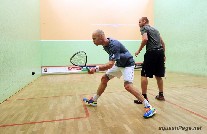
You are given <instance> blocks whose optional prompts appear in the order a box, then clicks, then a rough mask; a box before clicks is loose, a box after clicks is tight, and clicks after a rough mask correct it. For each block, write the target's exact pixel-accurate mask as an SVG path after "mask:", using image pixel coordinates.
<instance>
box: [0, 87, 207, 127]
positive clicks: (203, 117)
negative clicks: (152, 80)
mask: <svg viewBox="0 0 207 134" xmlns="http://www.w3.org/2000/svg"><path fill="white" fill-rule="evenodd" d="M119 92H127V91H119ZM105 93H117V92H105ZM149 94H150V95H152V96H155V94H152V93H149ZM83 95H88V94H81V95H80V97H81V101H82V96H83ZM63 96H73V95H63ZM63 96H49V97H39V98H20V99H16V100H30V99H44V98H45V99H46V98H53V97H63ZM7 101H9V100H7ZM165 101H166V102H167V103H169V104H171V105H174V106H176V107H178V108H180V109H182V110H184V111H187V112H189V113H191V114H194V115H195V116H197V117H200V118H202V119H204V120H207V117H205V116H203V115H201V114H198V113H196V112H193V111H191V110H189V109H187V108H185V107H182V106H180V105H177V104H175V103H173V102H171V101H168V100H165ZM82 104H83V108H84V111H85V115H86V116H85V117H73V118H65V119H57V120H45V121H36V122H26V123H19V124H5V125H0V127H9V126H20V125H27V124H37V123H45V122H58V121H66V120H77V119H83V118H88V117H89V115H90V114H89V111H88V109H87V106H86V105H85V104H84V102H83V101H82Z"/></svg>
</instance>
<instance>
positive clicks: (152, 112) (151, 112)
mask: <svg viewBox="0 0 207 134" xmlns="http://www.w3.org/2000/svg"><path fill="white" fill-rule="evenodd" d="M155 113H156V109H155V108H152V107H150V106H148V107H145V113H144V115H143V117H144V118H150V117H152V116H153V115H155Z"/></svg>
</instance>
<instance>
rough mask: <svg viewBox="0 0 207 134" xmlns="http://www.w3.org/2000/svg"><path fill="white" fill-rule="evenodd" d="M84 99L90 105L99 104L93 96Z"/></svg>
mask: <svg viewBox="0 0 207 134" xmlns="http://www.w3.org/2000/svg"><path fill="white" fill-rule="evenodd" d="M83 101H84V102H85V103H86V104H88V105H91V106H94V107H96V106H97V101H94V100H93V97H91V98H90V99H87V98H83Z"/></svg>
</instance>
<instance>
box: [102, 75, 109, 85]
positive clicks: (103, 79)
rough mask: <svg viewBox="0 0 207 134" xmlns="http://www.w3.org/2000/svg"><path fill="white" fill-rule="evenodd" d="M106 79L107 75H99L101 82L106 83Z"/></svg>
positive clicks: (107, 79)
mask: <svg viewBox="0 0 207 134" xmlns="http://www.w3.org/2000/svg"><path fill="white" fill-rule="evenodd" d="M108 81H109V78H108V76H107V75H103V76H102V77H101V83H103V84H107V82H108Z"/></svg>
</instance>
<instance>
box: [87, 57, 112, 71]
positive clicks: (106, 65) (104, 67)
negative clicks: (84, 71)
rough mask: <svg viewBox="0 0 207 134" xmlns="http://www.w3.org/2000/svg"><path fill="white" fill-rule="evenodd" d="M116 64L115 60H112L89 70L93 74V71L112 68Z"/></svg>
mask: <svg viewBox="0 0 207 134" xmlns="http://www.w3.org/2000/svg"><path fill="white" fill-rule="evenodd" d="M114 64H115V61H113V60H110V61H109V62H108V63H106V64H104V65H100V66H96V67H93V68H91V69H90V70H89V73H90V74H93V73H95V72H98V71H105V70H107V69H110V68H112V67H113V65H114Z"/></svg>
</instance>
